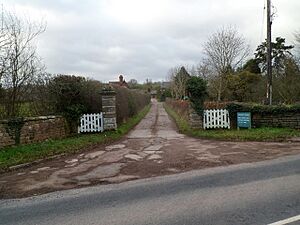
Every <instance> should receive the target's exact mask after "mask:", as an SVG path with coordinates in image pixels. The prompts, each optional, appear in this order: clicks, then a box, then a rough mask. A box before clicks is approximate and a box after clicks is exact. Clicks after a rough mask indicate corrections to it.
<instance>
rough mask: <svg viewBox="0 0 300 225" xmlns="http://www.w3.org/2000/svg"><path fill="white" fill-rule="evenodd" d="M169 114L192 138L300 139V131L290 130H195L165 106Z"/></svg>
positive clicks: (232, 139)
mask: <svg viewBox="0 0 300 225" xmlns="http://www.w3.org/2000/svg"><path fill="white" fill-rule="evenodd" d="M164 107H165V109H166V111H167V112H168V114H169V115H170V116H171V117H172V118H173V119H174V120H175V122H176V124H177V126H178V129H179V131H180V132H181V133H184V134H187V135H189V136H192V137H198V138H206V139H216V140H228V141H284V140H286V139H288V138H291V137H299V136H300V131H299V130H295V129H289V128H269V127H265V128H256V129H243V130H234V129H232V130H225V129H224V130H221V129H220V130H193V129H191V128H190V126H189V124H188V122H187V121H186V120H185V119H184V118H182V117H180V116H179V115H178V114H177V113H176V112H175V111H174V110H172V109H171V108H170V107H169V106H167V105H166V104H165V105H164Z"/></svg>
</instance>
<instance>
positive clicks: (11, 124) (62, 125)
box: [0, 116, 69, 148]
mask: <svg viewBox="0 0 300 225" xmlns="http://www.w3.org/2000/svg"><path fill="white" fill-rule="evenodd" d="M68 133H69V132H68V129H67V126H66V121H65V119H64V118H63V117H59V116H47V117H44V116H43V117H32V118H24V119H15V120H2V121H0V148H3V147H5V146H10V145H15V144H29V143H35V142H41V141H45V140H48V139H59V138H64V137H66V136H67V135H68Z"/></svg>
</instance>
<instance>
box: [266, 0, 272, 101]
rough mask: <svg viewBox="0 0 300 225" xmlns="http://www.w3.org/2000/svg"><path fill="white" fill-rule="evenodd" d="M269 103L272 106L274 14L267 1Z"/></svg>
mask: <svg viewBox="0 0 300 225" xmlns="http://www.w3.org/2000/svg"><path fill="white" fill-rule="evenodd" d="M267 17H268V18H267V77H268V84H267V102H268V104H269V105H272V95H273V86H272V85H273V84H272V83H273V77H272V14H271V0H267Z"/></svg>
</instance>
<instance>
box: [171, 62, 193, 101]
mask: <svg viewBox="0 0 300 225" xmlns="http://www.w3.org/2000/svg"><path fill="white" fill-rule="evenodd" d="M169 77H170V78H169V79H170V81H171V87H170V88H171V94H172V96H173V97H174V98H176V99H182V98H184V97H185V96H187V91H186V83H187V81H188V79H189V78H190V75H189V73H188V72H187V71H186V69H185V67H183V66H182V67H175V68H172V69H171V70H170V71H169Z"/></svg>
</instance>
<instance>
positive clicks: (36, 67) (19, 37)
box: [1, 13, 46, 117]
mask: <svg viewBox="0 0 300 225" xmlns="http://www.w3.org/2000/svg"><path fill="white" fill-rule="evenodd" d="M3 24H4V28H3V29H4V30H5V32H6V34H5V35H6V40H8V43H9V44H7V45H5V46H4V48H3V53H2V57H1V74H2V83H3V87H4V88H5V90H6V93H7V94H6V104H5V105H6V112H7V116H8V117H13V116H16V114H17V111H18V104H19V102H20V101H21V100H22V98H23V97H24V94H25V92H26V90H28V86H29V85H30V84H31V83H32V82H33V81H34V79H35V78H36V77H37V76H38V75H39V74H40V73H41V72H42V70H43V68H44V66H43V65H42V64H41V61H40V58H39V57H38V56H37V53H36V46H35V45H34V40H35V39H36V37H37V36H38V35H39V34H41V33H43V32H44V31H45V27H46V26H45V24H44V23H42V22H41V23H34V22H31V21H30V20H25V19H20V18H19V17H17V16H16V15H15V14H11V13H7V14H6V15H5V17H4V21H3Z"/></svg>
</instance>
